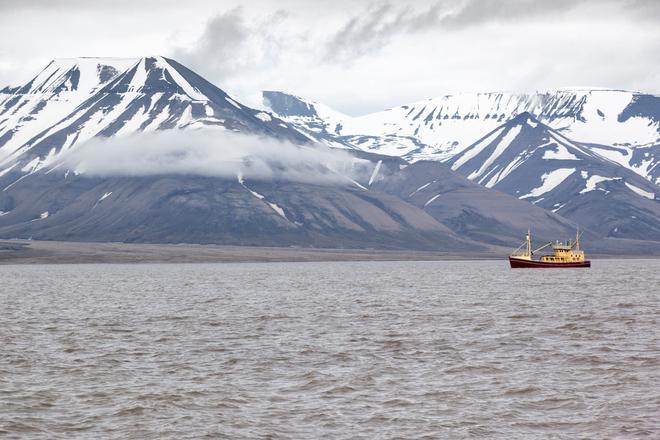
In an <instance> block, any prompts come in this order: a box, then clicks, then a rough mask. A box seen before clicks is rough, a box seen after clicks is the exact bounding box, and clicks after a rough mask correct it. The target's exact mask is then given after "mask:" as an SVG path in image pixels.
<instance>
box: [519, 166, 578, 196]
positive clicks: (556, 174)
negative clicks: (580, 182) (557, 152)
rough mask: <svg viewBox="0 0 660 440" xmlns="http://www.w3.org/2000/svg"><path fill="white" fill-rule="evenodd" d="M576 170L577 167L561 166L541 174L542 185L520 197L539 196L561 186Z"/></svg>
mask: <svg viewBox="0 0 660 440" xmlns="http://www.w3.org/2000/svg"><path fill="white" fill-rule="evenodd" d="M574 172H575V168H559V169H556V170H553V171H550V172H549V173H545V174H543V175H542V176H541V182H542V183H541V186H539V187H537V188H534V189H532V190H531V191H530V192H529V193H528V194H525V195H524V196H520V197H519V198H520V199H526V198H529V197H538V196H540V195H542V194H545V193H547V192H549V191H552V190H553V189H555V188H556V187H557V186H559V185H560V184H561V183H562V182H563V181H564V180H566V178H568V176H570V175H571V174H573V173H574Z"/></svg>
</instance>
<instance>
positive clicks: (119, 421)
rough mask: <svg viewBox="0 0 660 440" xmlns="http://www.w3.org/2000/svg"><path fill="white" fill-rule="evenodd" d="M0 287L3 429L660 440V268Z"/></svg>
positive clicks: (69, 275)
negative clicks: (659, 289) (659, 288)
mask: <svg viewBox="0 0 660 440" xmlns="http://www.w3.org/2000/svg"><path fill="white" fill-rule="evenodd" d="M0 276H1V277H2V280H3V289H2V291H0V305H3V306H4V307H3V309H4V310H3V313H0V342H2V344H0V436H6V437H9V438H12V437H16V438H28V439H29V438H35V439H37V438H66V439H69V438H95V439H106V438H108V439H110V438H141V439H152V438H153V439H161V438H173V439H186V438H191V439H192V438H339V439H353V438H429V439H431V438H432V439H435V438H484V439H495V438H502V439H504V438H506V439H527V438H629V437H638V436H639V437H647V438H656V437H657V438H660V424H659V423H658V417H657V415H658V414H659V413H660V386H658V385H659V384H660V373H659V371H660V353H659V351H660V348H659V346H660V343H659V339H658V336H657V335H658V334H660V332H659V331H658V330H659V329H658V322H659V320H658V310H660V299H659V297H658V292H657V286H658V285H660V262H658V261H635V262H631V261H602V262H601V261H598V262H595V263H594V267H592V268H591V269H590V270H588V271H555V272H552V273H551V272H528V271H511V270H509V269H508V268H507V267H506V266H505V264H504V263H500V262H425V263H421V262H387V263H356V262H352V263H305V264H301V263H291V264H287V263H281V264H280V263H273V264H231V265H171V266H168V265H162V266H161V265H144V266H123V265H90V266H85V265H82V266H48V267H43V266H0ZM557 285H561V286H563V287H562V289H561V290H557V289H556V286H557ZM550 293H552V294H550Z"/></svg>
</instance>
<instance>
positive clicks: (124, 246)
mask: <svg viewBox="0 0 660 440" xmlns="http://www.w3.org/2000/svg"><path fill="white" fill-rule="evenodd" d="M509 253H510V250H509V249H506V248H501V247H495V246H493V247H492V248H491V249H490V250H488V251H485V252H465V253H461V252H433V251H415V250H380V249H327V248H300V247H258V246H234V245H217V244H145V243H97V242H63V241H35V240H0V265H15V264H18V265H27V264H191V263H192V264H201V263H269V262H272V263H278V262H282V263H283V262H292V263H294V262H337V261H356V262H357V261H469V260H505V259H506V258H507V257H508V255H509ZM612 258H620V259H657V258H659V257H658V256H653V255H611V254H591V255H589V259H612Z"/></svg>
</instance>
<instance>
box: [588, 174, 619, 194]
mask: <svg viewBox="0 0 660 440" xmlns="http://www.w3.org/2000/svg"><path fill="white" fill-rule="evenodd" d="M583 173H584V171H583ZM582 177H584V174H583V175H582ZM620 179H621V178H620V177H603V176H599V175H597V174H594V175H593V176H591V177H589V179H587V182H586V183H585V187H584V189H583V190H581V191H580V194H584V193H588V192H590V191H593V190H595V189H597V188H596V186H597V185H598V184H599V183H601V182H607V181H610V180H620ZM601 191H605V190H604V189H601Z"/></svg>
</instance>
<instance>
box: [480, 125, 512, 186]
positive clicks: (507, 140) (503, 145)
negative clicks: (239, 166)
mask: <svg viewBox="0 0 660 440" xmlns="http://www.w3.org/2000/svg"><path fill="white" fill-rule="evenodd" d="M521 129H522V126H521V125H516V126H515V127H513V128H512V129H510V130H509V131H507V132H506V134H505V135H504V136H503V137H502V139H501V140H500V143H499V144H497V147H495V150H494V151H493V153H492V154H491V155H490V157H489V158H488V159H486V161H485V162H484V163H483V164H482V165H481V167H480V168H479V170H477V171H475V172H473V173H472V174H470V175H469V176H468V179H470V180H474V179H475V178H476V177H479V176H481V174H482V173H483V172H484V171H486V169H488V167H489V166H491V165H492V164H493V162H495V159H497V158H498V157H500V155H501V154H502V153H503V152H504V151H505V150H506V149H507V148H508V147H509V145H511V142H513V140H514V139H515V138H516V137H517V136H518V135H519V134H520V130H521Z"/></svg>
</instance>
